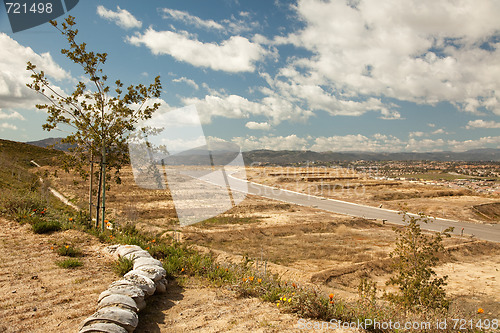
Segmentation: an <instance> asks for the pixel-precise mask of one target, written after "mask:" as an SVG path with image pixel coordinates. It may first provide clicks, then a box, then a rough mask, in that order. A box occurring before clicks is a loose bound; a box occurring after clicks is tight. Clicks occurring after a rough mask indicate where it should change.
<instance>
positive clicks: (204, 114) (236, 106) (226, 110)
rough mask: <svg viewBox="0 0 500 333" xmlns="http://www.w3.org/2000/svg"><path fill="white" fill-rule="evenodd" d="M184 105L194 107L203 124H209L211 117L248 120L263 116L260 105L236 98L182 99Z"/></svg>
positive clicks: (230, 96)
mask: <svg viewBox="0 0 500 333" xmlns="http://www.w3.org/2000/svg"><path fill="white" fill-rule="evenodd" d="M182 103H183V104H184V105H195V106H196V109H197V110H198V113H199V114H200V118H201V121H202V122H203V123H205V124H206V123H210V122H211V121H212V118H213V117H225V118H236V119H240V118H248V117H249V116H250V115H261V114H264V112H265V109H264V106H263V105H262V104H259V103H255V102H252V101H249V100H248V99H246V98H244V97H241V96H238V95H229V96H215V95H206V96H205V98H203V99H199V98H184V99H182Z"/></svg>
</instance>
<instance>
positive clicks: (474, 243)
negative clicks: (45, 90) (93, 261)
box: [48, 168, 500, 318]
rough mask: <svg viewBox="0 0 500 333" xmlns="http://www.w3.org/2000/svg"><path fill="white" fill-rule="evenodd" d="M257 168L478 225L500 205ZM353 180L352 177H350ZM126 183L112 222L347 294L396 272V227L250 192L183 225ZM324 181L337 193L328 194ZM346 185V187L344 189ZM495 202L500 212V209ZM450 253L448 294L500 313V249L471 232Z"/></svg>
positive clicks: (274, 181) (62, 180) (69, 182)
mask: <svg viewBox="0 0 500 333" xmlns="http://www.w3.org/2000/svg"><path fill="white" fill-rule="evenodd" d="M263 169H264V168H248V169H247V177H248V179H249V180H250V181H252V182H257V183H262V184H265V185H269V186H277V187H280V188H285V189H288V190H293V191H296V192H302V193H309V194H312V195H318V196H324V197H329V198H334V199H339V200H346V201H351V202H356V203H363V204H366V205H372V206H380V205H381V204H382V205H383V207H384V208H391V209H396V210H397V209H400V208H401V207H403V205H404V206H405V207H406V209H407V210H408V211H410V212H424V213H425V214H429V215H434V216H437V217H446V218H450V219H461V220H468V221H473V222H476V223H495V221H493V222H492V221H491V220H486V219H482V218H481V215H480V214H477V213H475V211H474V208H473V207H476V206H480V205H483V206H484V205H487V207H489V208H488V209H493V211H494V212H496V210H495V203H498V202H499V198H498V197H493V196H487V195H479V194H475V193H472V192H467V191H463V190H460V189H447V188H443V187H441V186H429V185H419V184H415V183H410V182H404V181H398V182H395V181H384V180H375V179H372V178H369V177H368V176H366V175H360V174H355V173H352V172H350V170H347V171H345V172H344V173H339V170H332V171H329V170H326V171H324V170H321V171H322V172H327V173H319V172H318V171H314V172H311V171H310V170H301V169H296V170H293V173H291V172H289V173H288V174H284V172H283V170H280V169H278V168H275V169H273V168H265V169H264V170H263ZM54 171H55V170H53V169H50V170H48V174H49V177H48V178H49V179H50V181H51V183H52V185H53V186H54V187H56V188H57V189H58V190H60V191H61V192H62V193H63V194H65V195H66V196H68V197H70V198H73V201H75V203H77V204H79V205H81V206H82V207H85V205H86V200H85V198H87V197H88V185H87V184H86V183H85V182H82V181H80V180H79V179H77V178H75V177H73V176H71V175H69V174H66V173H63V172H62V171H58V173H57V177H54ZM342 177H343V178H342ZM347 177H349V178H348V179H347ZM121 178H122V184H121V185H112V188H111V190H110V191H109V192H108V193H109V194H108V195H107V203H106V206H107V209H109V215H108V217H109V219H110V220H111V221H112V222H114V223H116V224H125V223H134V224H135V225H136V226H137V227H138V228H140V229H141V230H145V231H149V232H152V233H156V234H162V235H164V237H168V236H172V235H174V237H178V238H179V239H181V240H182V241H184V242H189V243H191V244H195V245H197V246H201V247H203V248H208V249H211V250H214V251H216V252H217V253H218V254H219V255H220V258H221V260H232V259H234V258H242V257H248V258H249V259H252V260H253V261H254V262H256V263H258V267H259V269H262V270H264V269H265V270H268V271H269V272H273V273H277V274H279V275H280V276H282V278H284V279H287V280H290V281H295V282H297V283H301V284H315V285H317V286H319V287H321V288H323V289H324V290H325V291H328V290H329V291H333V292H335V293H336V294H339V295H341V296H344V297H346V298H354V297H355V296H356V292H357V286H358V284H359V281H360V278H362V277H369V278H370V279H372V280H374V281H376V282H377V283H378V287H379V288H380V290H381V292H382V291H383V290H384V289H385V288H386V287H385V281H387V280H388V278H389V276H390V275H391V269H390V260H389V259H388V257H389V253H390V252H391V251H392V249H393V247H394V242H395V239H396V234H395V232H394V231H393V229H392V228H393V226H390V225H387V224H385V225H383V224H381V223H380V222H377V221H369V220H364V219H361V218H353V217H348V216H343V215H339V214H334V213H329V212H325V211H321V210H318V209H315V208H311V207H303V206H297V205H293V204H288V203H283V202H278V201H273V200H269V199H266V198H262V197H257V196H248V197H247V198H246V199H245V200H244V201H243V202H241V203H240V204H239V205H237V206H236V207H234V208H232V209H231V210H229V211H227V212H225V213H223V214H221V215H219V216H217V217H214V218H211V219H209V220H207V221H204V222H201V223H198V224H194V225H191V226H188V227H183V228H180V227H179V226H178V225H177V224H178V220H177V216H176V211H175V207H174V204H173V201H172V198H171V195H170V193H169V192H168V191H165V190H146V189H141V188H139V187H138V186H137V185H135V183H134V179H133V175H132V170H131V169H130V168H125V169H124V170H122V177H121ZM324 186H330V188H333V189H335V190H330V191H326V190H325V187H324ZM340 189H342V190H340ZM491 207H493V208H491ZM445 246H446V248H447V249H448V252H447V254H446V255H444V256H443V258H442V261H441V264H440V266H439V267H438V268H437V269H436V271H437V272H438V273H439V274H442V275H448V281H449V282H448V286H447V287H446V290H447V291H448V293H449V294H450V295H451V296H452V297H453V298H455V299H457V300H460V302H459V303H460V304H461V307H462V308H464V309H465V310H466V311H473V312H474V311H476V310H477V308H479V307H481V308H483V309H485V313H486V314H488V315H489V316H493V317H495V316H496V317H497V318H498V317H499V316H500V305H499V304H500V296H499V293H498V290H500V282H499V279H500V272H499V270H500V245H498V244H495V243H488V242H483V241H478V240H476V239H474V238H470V237H453V238H450V239H446V240H445Z"/></svg>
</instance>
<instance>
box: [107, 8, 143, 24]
mask: <svg viewBox="0 0 500 333" xmlns="http://www.w3.org/2000/svg"><path fill="white" fill-rule="evenodd" d="M97 14H98V15H99V16H100V17H102V18H104V19H106V20H108V21H111V22H114V23H115V24H116V25H117V26H119V27H121V28H124V29H132V28H141V27H142V22H141V21H139V20H137V19H136V18H135V17H134V15H132V14H131V13H130V12H129V11H128V10H125V9H121V8H120V6H116V12H114V11H112V10H110V9H106V8H105V7H104V6H97Z"/></svg>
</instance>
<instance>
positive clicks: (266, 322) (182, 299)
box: [137, 280, 359, 333]
mask: <svg viewBox="0 0 500 333" xmlns="http://www.w3.org/2000/svg"><path fill="white" fill-rule="evenodd" d="M200 283H202V282H200V281H196V280H189V281H186V282H184V283H183V285H182V287H181V286H179V285H177V284H176V285H171V286H170V287H169V289H168V292H167V294H166V295H165V296H161V297H154V299H152V300H151V303H150V304H148V307H147V308H146V309H144V311H143V312H142V313H141V315H140V318H139V326H138V327H137V332H144V333H152V332H162V333H163V332H302V331H303V330H300V329H298V327H297V326H298V320H299V318H298V317H297V316H295V315H292V314H287V313H282V312H280V310H279V309H278V308H277V307H276V306H275V305H274V303H272V304H271V303H263V302H261V301H259V300H258V299H256V298H237V296H236V295H235V294H234V292H232V291H229V290H226V289H224V288H211V287H205V288H200ZM327 331H328V330H315V332H327ZM330 331H331V330H330ZM336 332H339V333H342V332H359V331H357V330H337V331H336Z"/></svg>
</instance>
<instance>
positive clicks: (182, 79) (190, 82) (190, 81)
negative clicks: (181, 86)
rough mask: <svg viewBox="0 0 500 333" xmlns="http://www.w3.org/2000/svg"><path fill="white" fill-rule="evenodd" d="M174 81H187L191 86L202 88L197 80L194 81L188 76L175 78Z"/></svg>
mask: <svg viewBox="0 0 500 333" xmlns="http://www.w3.org/2000/svg"><path fill="white" fill-rule="evenodd" d="M172 82H184V83H186V84H187V85H190V86H191V87H193V88H194V89H196V90H198V89H200V87H199V86H198V84H196V82H194V81H193V80H191V79H188V78H186V77H180V78H178V79H173V80H172Z"/></svg>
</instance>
